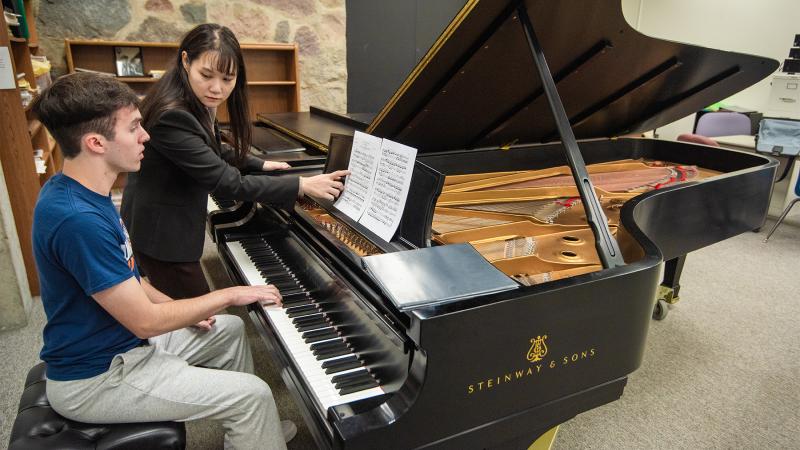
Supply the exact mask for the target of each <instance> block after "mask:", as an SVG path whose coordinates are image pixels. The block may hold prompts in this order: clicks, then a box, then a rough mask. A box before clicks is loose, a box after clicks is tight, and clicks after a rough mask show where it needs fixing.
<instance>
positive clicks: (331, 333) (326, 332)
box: [302, 327, 339, 344]
mask: <svg viewBox="0 0 800 450" xmlns="http://www.w3.org/2000/svg"><path fill="white" fill-rule="evenodd" d="M309 333H311V334H309ZM302 336H303V340H304V341H305V342H306V343H307V344H311V343H313V342H319V341H324V340H326V339H333V338H335V337H337V336H339V333H337V332H336V330H335V329H334V328H333V327H330V328H326V329H323V330H311V331H306V332H305V333H303V334H302Z"/></svg>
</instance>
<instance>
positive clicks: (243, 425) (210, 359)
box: [47, 315, 286, 450]
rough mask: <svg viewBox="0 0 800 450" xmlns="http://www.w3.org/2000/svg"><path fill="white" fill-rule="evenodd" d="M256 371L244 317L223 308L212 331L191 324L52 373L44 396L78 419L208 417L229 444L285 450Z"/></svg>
mask: <svg viewBox="0 0 800 450" xmlns="http://www.w3.org/2000/svg"><path fill="white" fill-rule="evenodd" d="M195 366H203V367H195ZM219 369H223V370H219ZM252 373H253V357H252V356H251V355H250V348H249V347H248V345H247V339H246V338H245V335H244V323H243V322H242V320H241V319H240V318H238V317H236V316H231V315H218V316H217V322H216V323H215V324H214V327H213V329H212V330H211V331H208V332H206V331H202V330H198V329H195V328H194V327H189V328H184V329H181V330H177V331H173V332H171V333H167V334H164V335H161V336H157V337H154V338H151V339H150V345H148V346H143V347H137V348H134V349H132V350H130V351H128V352H125V353H122V354H119V355H116V356H115V357H114V359H113V361H112V362H111V366H110V367H109V369H108V371H106V372H104V373H102V374H100V375H97V376H95V377H92V378H87V379H84V380H75V381H53V380H48V381H47V397H48V399H49V400H50V404H51V405H52V406H53V409H55V410H56V411H57V412H58V413H59V414H61V415H62V416H64V417H67V418H69V419H73V420H77V421H80V422H87V423H130V422H160V421H169V420H172V421H178V422H182V421H187V420H195V419H201V418H208V419H214V420H219V421H220V422H221V423H222V425H223V427H224V428H225V448H226V449H228V448H235V449H241V450H250V449H285V448H286V444H285V443H284V441H283V434H282V432H281V425H280V417H279V416H278V410H277V408H276V406H275V400H274V399H273V397H272V391H271V390H270V388H269V386H267V384H266V383H265V382H264V381H263V380H261V379H260V378H258V377H257V376H255V375H253V374H252Z"/></svg>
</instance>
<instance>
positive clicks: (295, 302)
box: [283, 297, 314, 308]
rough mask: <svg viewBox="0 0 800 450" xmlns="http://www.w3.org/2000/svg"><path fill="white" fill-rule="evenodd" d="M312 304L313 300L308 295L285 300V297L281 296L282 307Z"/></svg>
mask: <svg viewBox="0 0 800 450" xmlns="http://www.w3.org/2000/svg"><path fill="white" fill-rule="evenodd" d="M313 304H314V302H313V301H312V300H311V299H310V298H308V297H304V298H301V299H299V300H294V299H290V300H286V297H283V306H284V308H294V307H296V306H305V305H313Z"/></svg>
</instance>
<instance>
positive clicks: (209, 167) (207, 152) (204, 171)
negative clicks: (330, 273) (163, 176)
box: [149, 110, 300, 209]
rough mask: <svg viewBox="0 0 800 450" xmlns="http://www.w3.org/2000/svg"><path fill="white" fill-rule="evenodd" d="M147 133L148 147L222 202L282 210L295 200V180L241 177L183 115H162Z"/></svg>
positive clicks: (191, 118) (192, 120)
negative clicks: (255, 203)
mask: <svg viewBox="0 0 800 450" xmlns="http://www.w3.org/2000/svg"><path fill="white" fill-rule="evenodd" d="M149 132H150V146H151V147H153V148H154V149H156V150H157V151H158V152H159V153H161V154H162V155H164V157H166V158H167V159H169V160H170V161H172V162H173V163H174V164H175V165H176V166H178V167H179V168H180V169H181V170H183V171H184V172H185V173H186V174H187V175H189V176H190V177H191V178H192V179H194V180H195V181H196V182H197V183H198V184H200V185H201V186H203V187H204V188H205V189H207V190H208V191H209V192H214V193H215V194H217V195H219V196H220V197H222V198H226V199H231V200H250V201H259V202H263V203H270V204H273V205H276V206H278V207H281V208H283V209H291V208H292V207H293V205H294V202H295V200H296V199H297V194H298V192H299V189H300V186H299V183H300V181H299V178H298V177H285V176H284V177H272V176H268V175H242V173H241V172H240V171H239V169H237V168H236V167H234V166H232V165H230V164H228V163H227V162H225V160H224V159H223V158H222V157H221V156H220V155H218V154H217V153H216V152H215V151H214V149H213V148H211V147H210V146H209V145H208V144H207V143H206V141H205V139H203V136H204V135H205V130H204V129H203V127H202V126H201V125H200V122H198V120H197V119H196V118H195V117H194V116H192V115H191V114H190V113H188V112H186V111H183V110H172V111H167V112H165V113H164V114H163V115H162V116H161V117H160V118H159V120H158V122H157V123H156V125H155V126H153V127H152V129H151V130H149Z"/></svg>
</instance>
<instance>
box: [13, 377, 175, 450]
mask: <svg viewBox="0 0 800 450" xmlns="http://www.w3.org/2000/svg"><path fill="white" fill-rule="evenodd" d="M45 368H46V366H45V364H44V363H40V364H37V365H36V366H34V367H33V368H32V369H31V370H30V371H29V372H28V377H27V378H26V380H25V390H24V391H23V392H22V398H21V399H20V402H19V408H18V410H17V418H16V419H15V420H14V426H13V427H12V428H11V440H10V442H9V450H37V449H71V450H72V449H75V450H78V449H104V450H105V449H120V450H122V449H130V450H134V449H136V450H139V449H183V448H184V447H185V446H186V428H185V426H184V424H183V423H182V422H180V423H179V422H147V423H118V424H109V425H101V424H89V423H81V422H75V421H74V420H69V419H66V418H64V417H61V416H60V415H59V414H58V413H56V412H55V411H54V410H53V409H52V408H51V407H50V402H48V401H47V393H46V391H45V382H46V381H45Z"/></svg>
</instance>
